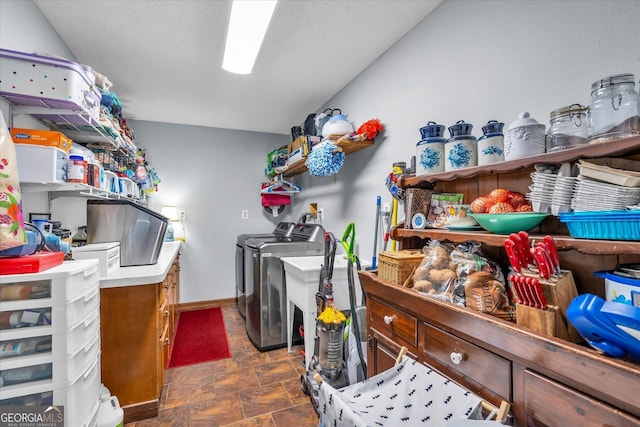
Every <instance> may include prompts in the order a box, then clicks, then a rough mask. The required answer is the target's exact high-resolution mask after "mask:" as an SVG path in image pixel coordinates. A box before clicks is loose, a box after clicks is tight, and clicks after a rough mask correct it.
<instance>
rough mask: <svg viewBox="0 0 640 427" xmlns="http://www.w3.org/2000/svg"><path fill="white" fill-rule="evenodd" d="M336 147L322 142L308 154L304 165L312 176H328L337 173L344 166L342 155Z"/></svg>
mask: <svg viewBox="0 0 640 427" xmlns="http://www.w3.org/2000/svg"><path fill="white" fill-rule="evenodd" d="M337 150H338V146H337V145H335V144H332V143H330V142H324V143H322V144H320V145H318V146H316V147H313V150H311V152H310V153H309V156H308V157H307V161H306V162H305V165H306V166H307V168H308V169H309V174H311V175H313V176H329V175H333V174H335V173H337V172H338V171H339V170H340V168H341V167H342V165H343V164H344V153H343V152H342V150H341V151H337Z"/></svg>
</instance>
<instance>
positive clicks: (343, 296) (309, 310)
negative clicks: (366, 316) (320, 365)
mask: <svg viewBox="0 0 640 427" xmlns="http://www.w3.org/2000/svg"><path fill="white" fill-rule="evenodd" d="M281 260H282V262H283V264H284V271H285V280H286V288H287V301H288V302H287V325H288V326H287V327H288V329H287V331H288V332H287V348H288V350H289V352H291V335H292V332H293V311H294V308H295V306H298V308H300V310H301V311H302V319H303V320H302V321H303V328H304V331H305V334H304V348H305V362H306V364H305V366H306V367H308V366H309V363H310V362H311V356H313V347H314V335H315V327H316V318H317V317H318V313H317V307H316V293H317V292H318V290H319V283H320V269H321V267H322V264H323V263H324V256H306V257H283V258H281ZM360 264H361V267H362V268H363V269H365V268H367V267H369V266H371V263H370V262H368V261H363V260H361V261H360ZM347 271H348V269H347V258H346V256H345V255H336V257H335V259H334V262H333V274H332V277H331V283H332V285H333V299H334V302H335V305H336V307H338V308H339V309H340V310H349V309H350V304H349V287H348V283H349V282H348V279H347ZM353 279H354V286H355V288H356V301H355V303H356V307H359V306H362V305H363V303H362V287H361V286H360V280H359V278H358V272H357V270H356V266H355V265H354V266H353Z"/></svg>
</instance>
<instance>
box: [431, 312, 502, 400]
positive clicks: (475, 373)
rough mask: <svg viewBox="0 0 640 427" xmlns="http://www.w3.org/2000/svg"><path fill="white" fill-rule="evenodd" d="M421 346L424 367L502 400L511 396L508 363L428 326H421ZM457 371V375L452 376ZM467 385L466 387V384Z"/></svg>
mask: <svg viewBox="0 0 640 427" xmlns="http://www.w3.org/2000/svg"><path fill="white" fill-rule="evenodd" d="M420 340H421V345H420V347H421V348H423V349H424V353H423V356H424V358H425V361H426V363H427V364H429V365H432V366H434V367H436V368H439V369H443V370H449V371H451V370H452V371H453V372H451V374H452V375H451V376H452V377H454V376H455V377H457V378H453V379H456V380H460V379H462V378H465V379H471V380H473V381H474V382H475V383H476V384H477V385H479V386H480V388H482V389H488V390H490V391H491V392H492V393H495V394H496V395H498V396H500V397H501V398H502V399H505V400H510V396H511V362H510V361H509V360H507V359H504V358H502V357H500V356H498V355H496V354H494V353H491V352H490V351H487V350H485V349H483V348H480V347H478V346H476V345H475V344H472V343H470V342H468V341H465V340H463V339H460V338H458V337H456V336H455V335H451V334H450V333H448V332H445V331H443V330H442V329H439V328H436V327H435V326H432V325H430V324H428V323H422V324H421V325H420ZM454 372H457V373H458V374H459V375H453V373H454ZM465 386H466V385H465Z"/></svg>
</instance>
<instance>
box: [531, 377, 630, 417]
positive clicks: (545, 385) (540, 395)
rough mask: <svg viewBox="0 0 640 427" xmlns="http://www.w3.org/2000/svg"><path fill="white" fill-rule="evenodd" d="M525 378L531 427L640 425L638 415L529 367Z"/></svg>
mask: <svg viewBox="0 0 640 427" xmlns="http://www.w3.org/2000/svg"><path fill="white" fill-rule="evenodd" d="M524 377H525V386H524V390H525V395H524V404H525V407H526V413H527V425H528V426H529V427H535V426H569V425H573V426H578V425H581V426H605V425H606V426H616V427H627V426H635V427H637V426H640V420H639V419H638V418H635V417H633V416H631V415H628V414H625V413H624V412H621V411H620V410H619V409H616V408H613V407H611V406H609V405H607V404H605V403H603V402H601V401H599V400H596V399H593V398H592V397H590V396H587V395H585V394H582V393H579V392H577V391H576V390H573V389H571V388H569V387H566V386H564V385H562V384H560V383H557V382H555V381H552V380H550V379H548V378H545V377H543V376H541V375H539V374H537V373H535V372H533V371H529V370H526V371H525V374H524ZM549 408H553V410H549Z"/></svg>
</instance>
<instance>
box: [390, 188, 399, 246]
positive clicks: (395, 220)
mask: <svg viewBox="0 0 640 427" xmlns="http://www.w3.org/2000/svg"><path fill="white" fill-rule="evenodd" d="M391 225H393V226H394V227H395V226H396V225H398V199H396V198H395V197H394V198H393V212H392V213H391ZM391 250H392V251H395V250H396V241H395V240H391Z"/></svg>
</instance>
